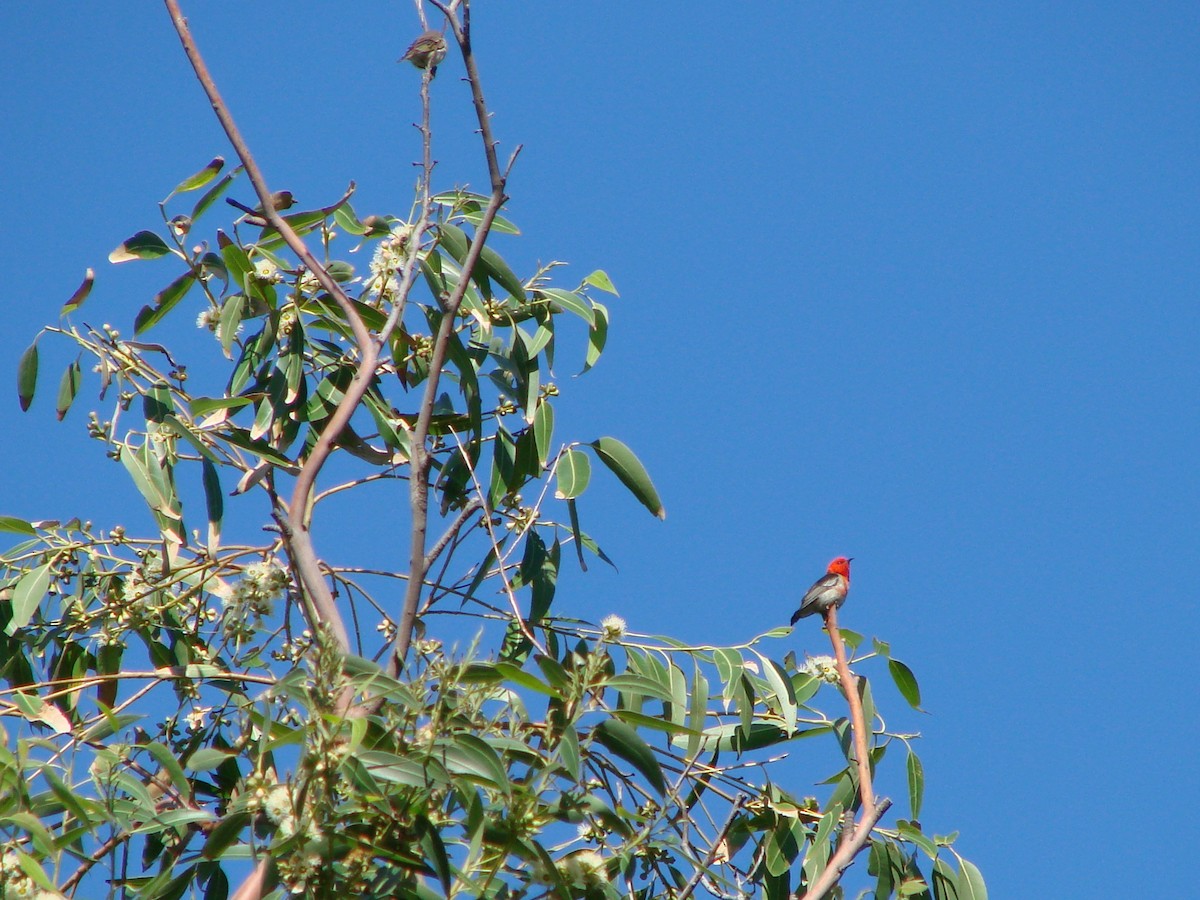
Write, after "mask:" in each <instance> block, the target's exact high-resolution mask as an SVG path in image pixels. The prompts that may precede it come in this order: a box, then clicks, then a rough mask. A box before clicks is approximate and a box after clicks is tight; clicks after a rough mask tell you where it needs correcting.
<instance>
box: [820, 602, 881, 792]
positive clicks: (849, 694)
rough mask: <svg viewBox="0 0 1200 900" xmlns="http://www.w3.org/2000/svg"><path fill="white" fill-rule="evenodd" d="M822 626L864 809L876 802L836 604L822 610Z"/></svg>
mask: <svg viewBox="0 0 1200 900" xmlns="http://www.w3.org/2000/svg"><path fill="white" fill-rule="evenodd" d="M825 630H826V631H828V632H829V640H830V643H832V644H833V656H834V659H836V660H837V671H838V681H839V682H840V683H841V685H842V693H843V694H845V695H846V703H847V705H849V707H850V727H851V730H852V731H853V736H854V761H855V762H856V763H857V765H858V793H859V797H861V798H862V808H863V810H864V811H866V810H870V809H873V808H874V806H875V791H874V789H873V788H872V786H871V751H870V749H869V747H868V745H867V733H868V732H867V723H866V721H865V719H864V717H863V708H862V698H861V697H860V696H858V676H856V675H855V674H854V673H853V672H851V671H850V664H849V663H848V662H847V661H846V645H845V642H843V641H842V633H841V632H840V631H839V630H838V623H837V606H830V607H829V609H827V610H826V611H825Z"/></svg>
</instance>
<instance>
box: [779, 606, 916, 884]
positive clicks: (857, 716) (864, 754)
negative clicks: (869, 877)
mask: <svg viewBox="0 0 1200 900" xmlns="http://www.w3.org/2000/svg"><path fill="white" fill-rule="evenodd" d="M824 615H825V630H826V631H828V632H829V640H830V643H832V644H833V656H834V659H836V660H837V672H838V681H839V682H840V684H841V686H842V693H843V694H845V696H846V703H847V704H848V705H849V707H850V730H851V736H852V738H853V741H854V761H855V763H856V764H857V767H858V796H859V798H860V799H861V801H862V813H861V815H860V816H859V820H858V825H856V826H853V833H852V834H849V835H848V834H847V831H846V830H845V829H844V830H843V832H842V837H841V840H839V842H838V847H837V850H836V851H834V854H833V856H832V857H831V858H830V860H829V863H828V864H827V865H826V866H825V869H824V871H822V872H821V874H820V875H819V876H817V878H816V880H815V881H813V883H812V884H810V885H809V886H808V889H807V890H806V891H805V892H804V893H803V894H798V895H797V896H798V897H803V898H805V900H821V898H822V897H824V896H825V894H826V893H827V892H828V891H829V889H830V888H831V887H833V886H834V885H835V884H836V883H837V882H838V880H839V879H840V878H841V877H842V873H843V872H845V871H846V869H848V868H849V867H850V864H851V863H852V862H854V857H856V856H857V855H858V854H859V852H860V851H861V850H862V849H863V847H864V846H866V843H867V841H869V840H870V839H871V829H872V828H874V827H875V825H876V823H877V822H878V821H879V819H880V817H881V816H883V814H884V813H885V812H887V810H888V808H889V807H890V806H891V805H892V801H891V800H888V799H887V798H886V797H885V798H883V799H881V800H879V801H876V799H875V790H874V788H873V787H872V785H871V752H870V745H869V743H868V739H867V735H868V734H869V732H868V731H867V722H866V719H865V717H864V715H863V707H862V698H861V697H860V696H859V695H858V678H857V677H856V676H855V675H854V673H853V672H851V671H850V664H849V663H848V662H847V660H846V644H845V642H844V641H843V640H842V633H841V631H839V630H838V622H837V606H836V605H831V606H830V607H829V608H828V609H827V610H825V613H824ZM852 821H853V820H852V819H851V822H852Z"/></svg>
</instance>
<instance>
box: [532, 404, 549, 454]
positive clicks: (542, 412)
mask: <svg viewBox="0 0 1200 900" xmlns="http://www.w3.org/2000/svg"><path fill="white" fill-rule="evenodd" d="M533 439H534V443H535V445H536V447H537V455H538V463H539V464H540V465H541V466H543V467H545V465H546V460H548V459H549V458H550V443H551V441H552V440H553V439H554V407H553V406H551V405H550V402H549V401H548V400H545V399H543V400H542V401H541V402H540V403H538V405H537V411H536V412H535V413H534V415H533Z"/></svg>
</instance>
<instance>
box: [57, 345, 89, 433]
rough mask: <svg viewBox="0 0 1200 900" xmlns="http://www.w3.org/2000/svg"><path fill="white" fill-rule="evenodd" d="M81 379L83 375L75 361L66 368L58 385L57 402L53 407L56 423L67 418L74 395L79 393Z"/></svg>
mask: <svg viewBox="0 0 1200 900" xmlns="http://www.w3.org/2000/svg"><path fill="white" fill-rule="evenodd" d="M82 378H83V373H82V370H81V369H80V367H79V360H78V359H77V360H75V361H74V362H72V363H71V364H70V365H69V366H67V370H66V371H65V372H63V376H62V380H61V381H59V383H58V402H57V403H55V405H54V415H55V416H56V417H57V418H58V421H60V422H61V421H62V420H63V419H65V418H66V417H67V412H68V411H69V410H70V409H71V404H72V403H74V402H75V395H76V394H78V393H79V382H80V380H81V379H82Z"/></svg>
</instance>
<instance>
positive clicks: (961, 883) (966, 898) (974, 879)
mask: <svg viewBox="0 0 1200 900" xmlns="http://www.w3.org/2000/svg"><path fill="white" fill-rule="evenodd" d="M958 868H959V872H958V896H959V897H960V898H961V900H987V895H988V893H987V885H986V884H984V882H983V873H982V872H980V871H979V869H978V868H977V867H976V866H975V864H974V863H972V862H971V861H970V860H967V859H964V858H963V857H961V856H960V857H958Z"/></svg>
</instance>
